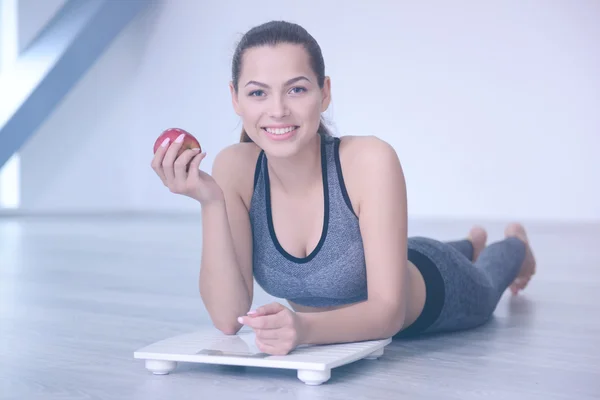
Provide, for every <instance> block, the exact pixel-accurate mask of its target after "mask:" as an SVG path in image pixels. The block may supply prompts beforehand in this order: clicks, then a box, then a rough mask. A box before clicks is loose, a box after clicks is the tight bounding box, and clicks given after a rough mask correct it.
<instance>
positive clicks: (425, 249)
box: [396, 237, 526, 337]
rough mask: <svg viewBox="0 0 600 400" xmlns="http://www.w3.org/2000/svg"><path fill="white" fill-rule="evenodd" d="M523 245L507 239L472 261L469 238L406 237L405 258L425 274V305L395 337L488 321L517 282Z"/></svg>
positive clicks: (450, 329)
mask: <svg viewBox="0 0 600 400" xmlns="http://www.w3.org/2000/svg"><path fill="white" fill-rule="evenodd" d="M525 251H526V247H525V244H524V243H523V242H522V241H521V240H519V239H517V238H512V237H511V238H506V239H504V240H502V241H499V242H496V243H492V244H490V245H489V246H487V247H486V248H485V249H484V250H483V251H482V252H481V253H480V254H479V257H478V258H477V261H475V262H472V259H473V246H472V244H471V242H470V241H469V240H466V239H465V240H459V241H454V242H446V243H444V242H440V241H437V240H433V239H429V238H424V237H410V238H409V239H408V259H409V260H410V261H411V262H412V263H414V264H415V265H416V266H417V268H418V269H419V270H420V271H421V273H422V274H423V278H424V279H425V285H426V292H427V295H426V300H425V307H424V309H423V312H422V313H421V315H420V316H419V317H418V318H417V320H416V321H415V322H414V323H413V324H412V325H411V326H409V327H408V328H407V329H405V330H403V331H401V332H400V333H398V334H397V335H396V337H408V336H413V335H416V334H423V333H438V332H449V331H459V330H464V329H470V328H474V327H477V326H479V325H482V324H484V323H485V322H487V321H488V320H489V319H490V317H491V316H492V314H493V312H494V310H495V309H496V306H497V305H498V301H499V300H500V297H501V296H502V294H503V293H504V291H505V290H506V289H507V288H508V286H509V285H510V284H511V283H512V282H513V281H514V280H515V278H516V277H517V275H518V274H519V271H520V269H521V265H522V263H523V260H524V259H525Z"/></svg>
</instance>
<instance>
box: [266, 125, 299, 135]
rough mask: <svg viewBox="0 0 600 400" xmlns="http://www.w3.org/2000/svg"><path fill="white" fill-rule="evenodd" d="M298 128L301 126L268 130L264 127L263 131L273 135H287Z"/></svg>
mask: <svg viewBox="0 0 600 400" xmlns="http://www.w3.org/2000/svg"><path fill="white" fill-rule="evenodd" d="M298 128H299V126H296V125H292V126H288V127H285V128H267V127H263V128H262V129H263V130H264V131H266V132H268V133H270V134H271V135H285V134H286V133H290V132H292V131H295V130H296V129H298Z"/></svg>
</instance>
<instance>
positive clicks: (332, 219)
mask: <svg viewBox="0 0 600 400" xmlns="http://www.w3.org/2000/svg"><path fill="white" fill-rule="evenodd" d="M339 145H340V139H339V138H334V137H321V166H322V173H323V192H324V194H325V202H324V203H325V213H324V215H325V217H324V221H323V231H322V233H321V238H320V240H319V242H318V244H317V246H316V247H315V249H314V250H313V251H312V252H311V253H310V254H309V255H308V256H306V257H302V258H298V257H295V256H293V255H291V254H289V253H288V252H286V250H285V249H283V247H281V245H280V243H279V241H278V240H277V236H276V234H275V230H274V228H273V219H272V214H271V196H270V184H269V173H268V169H267V157H266V155H265V153H264V152H262V151H261V152H260V154H259V156H258V160H257V162H256V169H255V173H254V193H253V195H252V201H251V204H250V221H251V225H252V233H253V248H254V254H253V270H254V278H255V280H256V282H257V283H258V284H259V285H260V286H261V287H262V288H263V289H264V290H265V291H266V292H267V293H269V294H270V295H272V296H275V297H278V298H282V299H287V300H289V301H292V302H294V303H296V304H300V305H304V306H312V307H327V306H335V305H342V304H349V303H354V302H359V301H363V300H366V299H367V276H366V267H365V257H364V251H363V242H362V237H361V234H360V229H359V223H358V218H357V216H356V215H355V214H354V212H353V210H352V204H351V203H350V199H349V197H348V193H347V192H346V187H345V185H344V178H343V175H342V170H341V166H340V158H339Z"/></svg>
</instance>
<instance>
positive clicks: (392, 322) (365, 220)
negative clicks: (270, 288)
mask: <svg viewBox="0 0 600 400" xmlns="http://www.w3.org/2000/svg"><path fill="white" fill-rule="evenodd" d="M352 140H353V141H354V143H348V146H349V148H348V149H347V150H348V154H349V157H348V160H349V162H351V163H352V165H349V166H348V168H347V169H346V170H347V171H348V174H347V175H348V178H347V180H348V181H350V180H351V182H352V184H353V185H354V187H355V189H356V190H355V191H354V192H355V193H357V194H358V195H359V201H358V210H357V214H358V216H359V221H360V230H361V234H362V238H363V244H364V251H365V259H366V265H367V284H368V293H369V297H368V300H366V301H364V302H362V303H358V304H355V305H351V306H349V307H345V308H341V309H337V310H333V311H324V312H317V313H297V315H298V317H299V318H300V321H301V325H302V326H303V328H304V329H303V331H304V334H305V337H304V339H303V340H302V341H303V343H304V344H326V343H341V342H354V341H361V340H374V339H381V338H388V337H391V336H393V335H394V334H396V333H397V332H398V331H399V330H400V329H401V328H402V325H403V324H404V318H405V315H406V308H407V305H406V298H407V290H406V287H405V286H406V285H407V284H408V269H407V264H408V261H407V204H406V203H407V198H406V184H405V180H404V173H403V171H402V167H401V165H400V161H399V160H398V156H397V154H396V152H395V150H394V149H393V148H392V147H391V146H390V145H389V144H387V143H386V142H384V141H382V140H379V139H377V138H375V137H360V138H353V139H352Z"/></svg>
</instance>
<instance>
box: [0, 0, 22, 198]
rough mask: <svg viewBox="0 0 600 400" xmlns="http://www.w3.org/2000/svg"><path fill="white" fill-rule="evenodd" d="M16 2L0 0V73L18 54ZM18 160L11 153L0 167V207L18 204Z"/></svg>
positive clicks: (14, 0) (19, 181)
mask: <svg viewBox="0 0 600 400" xmlns="http://www.w3.org/2000/svg"><path fill="white" fill-rule="evenodd" d="M17 2H18V0H0V74H2V71H3V70H5V69H6V68H8V67H9V66H10V65H12V64H13V63H14V62H15V61H16V60H17V58H18V56H19V38H18V30H17V21H18V19H17ZM0 96H2V94H0ZM20 161H21V159H20V157H19V154H13V156H12V157H11V158H10V160H8V162H6V163H5V164H4V165H3V166H2V167H0V208H18V207H19V206H20V203H21V199H20V192H21V185H20V184H21V177H20V171H21V163H20Z"/></svg>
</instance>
